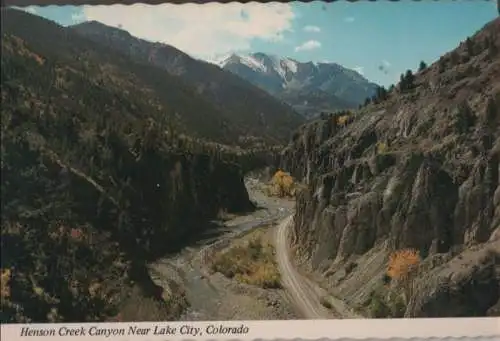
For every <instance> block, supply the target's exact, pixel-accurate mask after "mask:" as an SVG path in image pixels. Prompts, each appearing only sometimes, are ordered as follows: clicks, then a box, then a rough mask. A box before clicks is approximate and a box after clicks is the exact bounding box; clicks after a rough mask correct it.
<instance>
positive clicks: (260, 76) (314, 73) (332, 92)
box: [217, 52, 377, 112]
mask: <svg viewBox="0 0 500 341" xmlns="http://www.w3.org/2000/svg"><path fill="white" fill-rule="evenodd" d="M217 64H218V65H219V66H220V67H222V68H223V69H225V70H228V71H231V72H233V73H235V74H237V75H238V76H240V77H242V78H244V79H246V80H247V81H249V82H251V83H253V84H254V85H257V86H258V87H260V88H261V89H263V90H265V91H267V92H269V93H271V94H273V95H274V96H276V97H278V98H280V99H282V100H284V101H286V102H288V103H289V104H291V105H292V106H293V107H294V108H295V109H296V110H299V111H303V109H304V108H305V107H304V105H305V106H306V107H308V108H307V109H306V110H309V109H311V102H312V100H309V99H311V98H314V99H315V100H316V102H317V103H318V106H316V107H315V108H312V110H313V111H314V112H318V111H321V110H326V109H328V110H335V109H349V108H355V107H357V106H358V105H359V104H361V103H362V102H363V101H364V100H365V99H366V98H367V97H371V96H372V95H373V94H374V93H375V89H376V87H377V85H376V84H373V83H371V82H369V81H368V80H367V79H366V78H364V77H363V76H362V75H360V74H359V73H358V72H356V71H354V70H351V69H348V68H345V67H343V66H341V65H339V64H337V63H334V62H319V63H318V62H315V61H307V62H299V61H297V60H295V59H293V58H288V57H279V56H276V55H273V54H267V53H263V52H254V53H247V54H234V53H233V54H231V55H229V56H226V57H225V58H223V59H221V60H220V61H219V62H218V63H217ZM311 96H312V97H311ZM304 103H306V104H304ZM319 107H321V108H319ZM318 109H320V110H318Z"/></svg>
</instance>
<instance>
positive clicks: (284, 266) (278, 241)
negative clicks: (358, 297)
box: [275, 215, 363, 319]
mask: <svg viewBox="0 0 500 341" xmlns="http://www.w3.org/2000/svg"><path fill="white" fill-rule="evenodd" d="M292 223H293V215H291V216H289V217H288V218H286V219H284V220H283V221H282V222H281V223H280V224H279V225H278V226H277V227H276V235H275V248H276V259H277V262H278V266H279V270H280V274H281V282H282V284H283V287H284V288H285V289H286V290H287V292H288V294H289V296H290V297H291V299H292V301H293V302H294V304H295V306H296V307H297V308H298V309H299V310H300V311H301V312H302V315H303V317H305V318H306V319H331V318H363V316H361V315H359V314H357V313H356V312H354V311H353V310H352V309H350V308H349V307H348V306H347V305H346V304H345V303H344V302H343V301H342V300H340V299H338V298H335V297H332V296H331V295H329V294H328V293H327V292H326V291H325V290H324V289H322V288H320V287H319V286H318V285H317V284H316V283H314V282H313V281H311V280H310V279H309V278H306V277H304V276H302V275H301V274H300V273H299V272H298V271H297V270H296V268H295V265H294V264H293V262H292V260H291V257H290V250H289V239H288V233H289V231H290V228H291V226H290V225H291V224H292ZM322 300H327V301H328V303H329V305H330V306H331V309H327V308H326V307H325V306H324V305H323V304H322V303H321V301H322Z"/></svg>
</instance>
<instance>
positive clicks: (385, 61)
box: [382, 59, 391, 67]
mask: <svg viewBox="0 0 500 341" xmlns="http://www.w3.org/2000/svg"><path fill="white" fill-rule="evenodd" d="M382 64H383V65H384V66H385V67H390V66H391V63H389V62H388V61H387V60H385V59H384V60H383V61H382Z"/></svg>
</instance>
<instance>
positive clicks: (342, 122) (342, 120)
mask: <svg viewBox="0 0 500 341" xmlns="http://www.w3.org/2000/svg"><path fill="white" fill-rule="evenodd" d="M349 118H350V116H349V115H342V116H339V117H337V124H338V125H341V126H344V125H346V124H347V123H348V122H349Z"/></svg>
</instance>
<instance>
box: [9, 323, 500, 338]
mask: <svg viewBox="0 0 500 341" xmlns="http://www.w3.org/2000/svg"><path fill="white" fill-rule="evenodd" d="M2 340H5V341H22V340H23V341H24V340H37V341H38V340H47V341H48V340H60V341H70V340H71V341H73V340H88V341H105V340H106V341H109V340H113V341H121V340H124V341H125V340H127V341H155V340H158V341H159V340H163V341H167V340H169V341H174V340H179V341H181V340H184V341H188V340H238V341H250V340H255V341H256V340H259V341H261V340H262V341H263V340H280V341H281V340H322V341H327V340H332V341H333V340H336V341H341V340H342V341H348V340H367V341H368V340H373V341H378V340H388V341H389V340H390V341H403V340H412V341H420V340H426V341H431V340H432V341H454V340H457V341H458V340H463V341H465V340H477V341H500V323H499V319H497V318H440V319H426V318H423V319H386V320H377V319H356V320H297V321H222V322H216V321H211V322H138V323H94V324H93V323H82V324H78V323H74V324H59V323H58V324H8V325H2Z"/></svg>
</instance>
